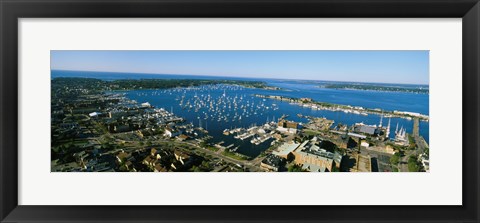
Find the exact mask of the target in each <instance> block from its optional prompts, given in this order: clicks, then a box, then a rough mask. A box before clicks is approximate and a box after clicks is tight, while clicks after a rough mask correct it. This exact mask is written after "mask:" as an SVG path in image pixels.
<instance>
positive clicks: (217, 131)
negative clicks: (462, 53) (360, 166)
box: [52, 71, 429, 156]
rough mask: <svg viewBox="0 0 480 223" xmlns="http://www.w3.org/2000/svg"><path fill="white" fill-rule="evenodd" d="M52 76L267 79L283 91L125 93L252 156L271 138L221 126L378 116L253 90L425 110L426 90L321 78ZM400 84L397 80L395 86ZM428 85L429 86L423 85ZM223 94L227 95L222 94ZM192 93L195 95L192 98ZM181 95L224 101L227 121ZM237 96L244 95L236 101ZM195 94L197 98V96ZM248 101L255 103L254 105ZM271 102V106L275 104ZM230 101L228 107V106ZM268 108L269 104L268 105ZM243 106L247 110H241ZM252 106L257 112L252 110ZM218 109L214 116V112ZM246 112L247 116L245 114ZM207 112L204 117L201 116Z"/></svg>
mask: <svg viewBox="0 0 480 223" xmlns="http://www.w3.org/2000/svg"><path fill="white" fill-rule="evenodd" d="M55 77H91V78H98V79H103V80H115V79H148V78H162V79H179V78H180V79H238V80H261V81H265V82H267V84H268V85H270V86H277V87H281V88H282V89H283V90H277V91H274V90H263V89H249V88H243V87H232V86H224V85H217V86H210V87H209V86H203V87H200V88H189V89H185V88H177V89H167V90H135V91H127V92H125V93H126V95H127V97H128V98H130V99H133V100H136V101H138V102H149V103H151V104H152V105H154V106H156V107H163V108H165V109H167V110H169V111H170V110H173V112H174V113H175V114H176V115H178V116H181V117H184V118H186V119H187V121H188V122H192V123H193V124H194V125H196V126H199V125H201V126H202V127H204V128H205V127H206V128H207V129H208V131H209V134H210V135H212V136H213V141H214V142H218V141H224V142H225V143H224V145H225V146H228V145H230V144H232V143H234V144H235V146H237V145H239V149H238V150H237V152H240V153H243V154H245V155H248V156H256V155H258V154H259V153H261V152H262V151H263V150H265V149H266V148H268V146H269V145H270V141H267V142H265V143H263V144H260V145H258V146H256V145H254V144H251V143H249V140H250V139H248V140H245V141H241V140H238V139H234V138H233V136H224V135H223V134H222V133H223V130H224V129H230V128H235V127H245V128H248V127H249V126H251V125H252V124H257V125H260V124H263V123H265V122H266V121H267V120H270V121H271V120H272V119H273V118H274V117H275V118H276V119H278V118H279V117H281V116H282V115H289V118H288V119H289V120H294V121H298V122H303V123H305V122H306V121H307V120H306V119H303V118H299V117H298V116H297V114H303V115H309V116H317V117H325V118H327V119H332V120H335V124H338V123H343V124H347V125H352V124H355V123H359V122H363V123H365V124H377V125H378V124H379V122H380V116H378V115H372V114H369V115H368V116H362V115H356V114H352V113H344V112H333V111H323V110H312V109H310V108H304V107H300V106H297V105H292V104H289V103H287V102H282V101H276V100H272V99H265V101H264V100H263V99H261V98H257V97H254V96H253V94H265V95H282V96H287V97H294V98H300V97H309V98H312V99H314V100H316V101H321V102H330V103H335V104H344V105H353V106H361V107H364V108H380V109H384V110H389V111H393V110H399V111H410V112H418V113H422V114H426V115H428V114H429V95H428V94H414V93H404V92H379V91H361V90H337V89H325V88H319V87H318V86H319V83H323V82H322V81H296V80H275V79H252V78H235V77H228V78H223V77H209V76H197V75H195V76H194V75H168V74H165V75H153V74H130V73H128V74H127V73H106V72H77V71H52V78H55ZM390 85H391V84H390ZM397 86H399V85H397ZM427 87H428V86H427ZM224 93H225V94H226V95H225V96H224ZM195 95H196V97H195ZM182 96H184V103H186V101H190V103H191V104H193V103H194V101H195V100H198V101H200V100H199V98H201V97H203V100H204V101H205V100H206V97H207V96H209V97H210V99H211V100H212V101H213V100H216V101H218V100H220V101H222V102H223V103H224V104H222V106H223V105H225V108H223V107H222V110H224V111H222V116H226V115H227V114H228V115H229V116H228V119H227V120H228V121H226V120H225V119H222V120H219V118H218V114H217V112H212V111H209V110H208V109H209V108H208V107H209V106H203V107H202V108H199V109H197V111H195V109H193V108H192V109H188V108H185V106H184V105H183V106H180V101H181V97H182ZM240 97H241V98H242V100H241V101H240ZM197 98H198V99H197ZM234 98H236V103H237V106H241V105H244V106H245V107H247V103H248V104H249V105H250V106H249V107H248V111H243V112H240V109H238V108H237V109H235V108H234V107H233V99H234ZM252 103H253V104H254V105H255V106H252ZM274 104H275V105H274ZM228 105H230V108H229V107H228ZM267 107H268V109H267ZM245 110H247V109H245ZM254 111H256V112H257V114H254V113H253V112H254ZM235 113H237V115H241V114H239V113H243V116H242V119H241V120H238V117H237V118H236V119H234V118H233V116H234V115H235ZM215 114H217V116H215ZM246 115H248V117H247V116H246ZM206 116H208V118H205V117H206ZM390 121H391V131H390V133H391V135H390V137H392V138H393V137H394V131H395V127H396V125H397V123H398V126H399V128H400V127H404V128H406V130H407V132H408V133H411V132H412V129H413V120H406V119H401V118H391V120H390ZM387 124H388V119H387V118H384V119H383V125H384V126H386V125H387ZM420 134H421V135H422V136H423V137H424V138H425V140H427V142H428V141H429V123H428V122H420Z"/></svg>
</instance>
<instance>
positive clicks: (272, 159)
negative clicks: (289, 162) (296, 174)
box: [260, 154, 285, 172]
mask: <svg viewBox="0 0 480 223" xmlns="http://www.w3.org/2000/svg"><path fill="white" fill-rule="evenodd" d="M284 165H285V159H284V158H282V157H280V156H276V155H273V154H268V155H267V156H266V157H265V159H263V160H262V162H261V163H260V167H261V168H263V169H264V170H267V171H273V172H278V171H279V170H280V168H281V167H282V166H284Z"/></svg>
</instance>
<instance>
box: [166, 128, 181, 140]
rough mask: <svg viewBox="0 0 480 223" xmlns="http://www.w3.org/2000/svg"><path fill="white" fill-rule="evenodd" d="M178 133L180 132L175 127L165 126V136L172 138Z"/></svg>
mask: <svg viewBox="0 0 480 223" xmlns="http://www.w3.org/2000/svg"><path fill="white" fill-rule="evenodd" d="M180 134H182V132H181V131H179V130H177V129H175V128H171V127H167V128H165V136H168V137H170V138H172V137H175V136H179V135H180Z"/></svg>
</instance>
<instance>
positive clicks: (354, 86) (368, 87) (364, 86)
mask: <svg viewBox="0 0 480 223" xmlns="http://www.w3.org/2000/svg"><path fill="white" fill-rule="evenodd" d="M318 87H320V88H330V89H345V90H364V91H386V92H407V93H417V94H428V93H429V89H428V87H423V86H414V87H412V86H409V87H398V86H392V85H386V84H383V85H379V84H369V83H328V84H322V85H319V86H318Z"/></svg>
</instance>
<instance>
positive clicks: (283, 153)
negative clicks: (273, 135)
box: [272, 141, 300, 159]
mask: <svg viewBox="0 0 480 223" xmlns="http://www.w3.org/2000/svg"><path fill="white" fill-rule="evenodd" d="M298 146H300V143H295V142H293V141H290V142H285V143H283V144H282V145H281V146H279V147H278V148H277V149H276V150H274V151H273V152H272V154H274V155H277V156H280V157H283V158H285V159H287V158H288V155H289V154H292V153H293V151H294V150H295V149H296V148H298Z"/></svg>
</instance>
